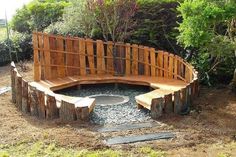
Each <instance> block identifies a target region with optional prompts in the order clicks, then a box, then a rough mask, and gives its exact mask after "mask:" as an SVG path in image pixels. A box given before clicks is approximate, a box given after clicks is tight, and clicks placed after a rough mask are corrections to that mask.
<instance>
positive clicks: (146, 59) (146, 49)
mask: <svg viewBox="0 0 236 157" xmlns="http://www.w3.org/2000/svg"><path fill="white" fill-rule="evenodd" d="M149 56H150V49H149V47H144V63H145V65H144V75H145V76H150V65H149V64H150V61H149Z"/></svg>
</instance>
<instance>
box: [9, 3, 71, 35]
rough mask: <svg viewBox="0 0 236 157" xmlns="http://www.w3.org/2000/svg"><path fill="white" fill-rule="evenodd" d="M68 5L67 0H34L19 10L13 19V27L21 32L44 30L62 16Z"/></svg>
mask: <svg viewBox="0 0 236 157" xmlns="http://www.w3.org/2000/svg"><path fill="white" fill-rule="evenodd" d="M67 5H68V2H67V1H66V0H34V1H32V2H30V3H29V4H27V5H25V6H23V7H22V8H21V9H19V10H17V12H16V14H15V15H14V16H13V19H12V21H11V27H12V29H13V30H15V31H17V32H20V33H30V32H31V31H33V30H37V31H43V30H44V29H45V28H46V27H47V26H49V25H50V24H51V23H53V22H56V21H58V20H59V19H60V18H61V16H62V14H63V9H64V8H65V7H66V6H67Z"/></svg>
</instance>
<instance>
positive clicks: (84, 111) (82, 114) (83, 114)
mask: <svg viewBox="0 0 236 157" xmlns="http://www.w3.org/2000/svg"><path fill="white" fill-rule="evenodd" d="M75 112H76V117H77V119H80V120H83V121H88V120H89V108H88V107H87V106H86V107H77V108H76V109H75Z"/></svg>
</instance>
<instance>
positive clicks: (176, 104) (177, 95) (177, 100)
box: [174, 90, 182, 114]
mask: <svg viewBox="0 0 236 157" xmlns="http://www.w3.org/2000/svg"><path fill="white" fill-rule="evenodd" d="M181 109H182V101H181V96H180V90H178V91H175V92H174V113H176V114H180V113H181Z"/></svg>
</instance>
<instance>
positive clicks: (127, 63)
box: [125, 43, 131, 75]
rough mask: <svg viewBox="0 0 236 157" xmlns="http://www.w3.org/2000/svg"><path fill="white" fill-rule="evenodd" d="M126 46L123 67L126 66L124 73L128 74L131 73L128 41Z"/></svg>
mask: <svg viewBox="0 0 236 157" xmlns="http://www.w3.org/2000/svg"><path fill="white" fill-rule="evenodd" d="M125 46H126V48H125V52H126V53H125V55H126V57H125V58H126V61H125V68H126V70H125V74H126V75H130V73H131V68H130V58H131V56H130V44H129V43H127V44H126V45H125Z"/></svg>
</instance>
